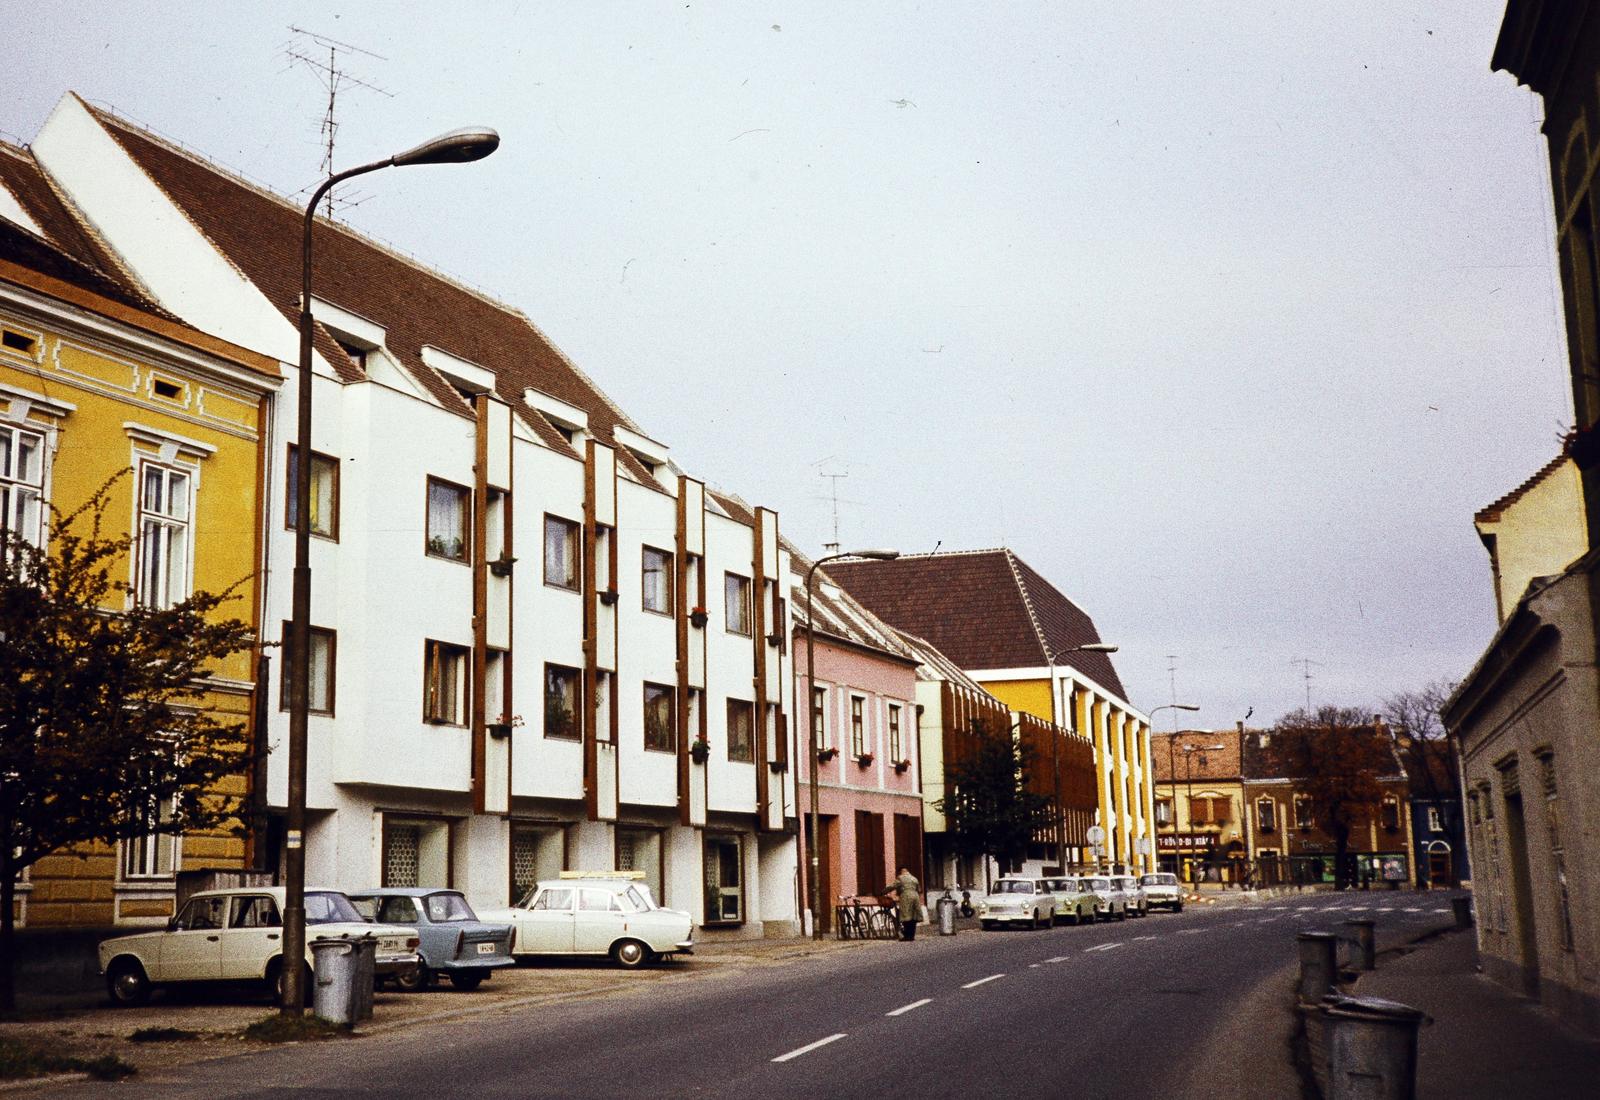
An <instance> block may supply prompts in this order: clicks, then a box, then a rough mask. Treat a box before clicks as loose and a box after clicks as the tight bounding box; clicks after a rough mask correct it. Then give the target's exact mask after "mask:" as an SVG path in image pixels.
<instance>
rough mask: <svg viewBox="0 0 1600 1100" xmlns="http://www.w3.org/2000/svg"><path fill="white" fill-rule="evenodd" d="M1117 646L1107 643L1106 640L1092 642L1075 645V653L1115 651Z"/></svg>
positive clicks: (1073, 649) (1073, 650) (1073, 648)
mask: <svg viewBox="0 0 1600 1100" xmlns="http://www.w3.org/2000/svg"><path fill="white" fill-rule="evenodd" d="M1116 651H1117V647H1116V646H1114V645H1107V644H1106V643H1105V642H1090V643H1089V644H1088V645H1079V646H1073V647H1072V652H1074V653H1115V652H1116Z"/></svg>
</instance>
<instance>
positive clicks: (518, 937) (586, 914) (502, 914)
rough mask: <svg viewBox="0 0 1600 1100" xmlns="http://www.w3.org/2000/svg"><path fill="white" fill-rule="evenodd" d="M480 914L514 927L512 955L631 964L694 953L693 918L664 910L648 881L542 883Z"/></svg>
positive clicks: (597, 878)
mask: <svg viewBox="0 0 1600 1100" xmlns="http://www.w3.org/2000/svg"><path fill="white" fill-rule="evenodd" d="M478 917H479V919H480V920H486V921H496V922H503V923H507V924H510V925H511V926H512V929H513V933H512V940H511V954H512V955H513V956H522V957H527V956H530V955H610V956H611V957H612V958H613V959H615V960H616V961H617V963H618V965H620V966H625V967H629V968H632V967H635V966H639V965H641V964H642V963H646V962H649V961H650V960H652V959H656V958H659V957H661V956H663V955H676V954H685V955H686V954H690V953H692V952H693V951H694V920H693V918H692V917H690V916H689V914H688V913H685V912H682V911H680V910H677V909H663V908H661V907H660V906H659V905H657V904H655V902H654V901H653V900H652V899H651V897H650V891H649V889H648V888H647V887H645V886H644V884H642V883H636V882H633V881H631V880H630V879H628V878H622V877H619V878H603V877H596V878H570V879H557V880H553V881H550V882H540V883H538V884H537V885H535V886H534V888H533V889H532V890H530V891H528V896H527V897H525V898H523V899H522V902H521V903H520V904H518V905H514V906H512V907H510V908H508V909H485V910H482V911H480V912H479V913H478Z"/></svg>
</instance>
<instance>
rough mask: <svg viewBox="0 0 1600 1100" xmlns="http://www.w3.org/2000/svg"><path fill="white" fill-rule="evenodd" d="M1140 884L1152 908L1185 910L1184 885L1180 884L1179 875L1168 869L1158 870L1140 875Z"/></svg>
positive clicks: (1179, 911)
mask: <svg viewBox="0 0 1600 1100" xmlns="http://www.w3.org/2000/svg"><path fill="white" fill-rule="evenodd" d="M1139 885H1140V886H1141V887H1143V889H1144V897H1145V901H1146V902H1148V903H1149V906H1150V908H1152V909H1155V908H1158V907H1159V908H1165V909H1171V910H1172V911H1173V912H1174V913H1181V912H1183V887H1182V886H1179V885H1178V876H1177V875H1174V874H1170V873H1168V872H1166V871H1157V872H1155V873H1154V874H1149V875H1140V876H1139Z"/></svg>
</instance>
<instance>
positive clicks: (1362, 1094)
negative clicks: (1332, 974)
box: [1322, 994, 1427, 1100]
mask: <svg viewBox="0 0 1600 1100" xmlns="http://www.w3.org/2000/svg"><path fill="white" fill-rule="evenodd" d="M1322 1012H1323V1015H1324V1016H1325V1017H1326V1018H1327V1021H1328V1030H1329V1035H1328V1050H1327V1055H1328V1087H1327V1090H1326V1094H1327V1097H1328V1100H1414V1098H1415V1097H1416V1094H1417V1029H1418V1028H1419V1027H1421V1026H1422V1023H1423V1021H1424V1020H1426V1019H1427V1015H1426V1013H1424V1012H1422V1011H1421V1010H1420V1009H1415V1008H1412V1007H1411V1006H1410V1005H1403V1004H1400V1003H1399V1002H1398V1001H1385V1000H1381V999H1380V998H1377V997H1341V996H1338V995H1337V994H1335V995H1331V996H1329V997H1328V998H1326V999H1325V1000H1324V1001H1323V1003H1322Z"/></svg>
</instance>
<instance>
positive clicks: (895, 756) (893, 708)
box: [889, 703, 905, 764]
mask: <svg viewBox="0 0 1600 1100" xmlns="http://www.w3.org/2000/svg"><path fill="white" fill-rule="evenodd" d="M903 747H904V746H902V745H901V744H900V706H899V704H897V703H890V704H889V761H890V762H891V763H894V764H898V763H899V762H900V761H902V760H904V759H905V756H904V754H903V753H902V751H901V750H902V748H903Z"/></svg>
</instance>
